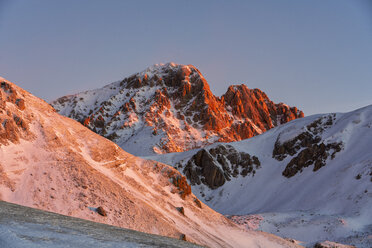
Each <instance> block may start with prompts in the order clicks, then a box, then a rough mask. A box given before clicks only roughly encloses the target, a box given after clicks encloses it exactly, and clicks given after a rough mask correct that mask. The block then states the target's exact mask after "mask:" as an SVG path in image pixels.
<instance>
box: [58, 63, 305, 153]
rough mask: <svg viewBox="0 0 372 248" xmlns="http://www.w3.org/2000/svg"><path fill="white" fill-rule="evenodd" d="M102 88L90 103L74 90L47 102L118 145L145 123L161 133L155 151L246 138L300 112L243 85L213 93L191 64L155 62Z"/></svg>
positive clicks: (182, 148) (183, 149) (290, 118)
mask: <svg viewBox="0 0 372 248" xmlns="http://www.w3.org/2000/svg"><path fill="white" fill-rule="evenodd" d="M108 88H109V89H111V90H112V93H111V94H108V95H107V96H106V98H105V99H104V100H103V101H95V102H94V103H93V105H92V106H88V103H85V102H84V101H86V100H85V99H84V98H82V97H81V96H79V94H78V95H74V96H67V97H62V98H59V99H57V100H56V101H55V102H53V103H52V105H53V106H54V107H55V108H56V109H57V111H59V112H60V113H62V114H64V115H67V116H69V117H71V118H74V119H76V120H78V121H80V122H81V123H83V124H84V125H85V126H87V127H88V128H90V129H92V130H93V131H95V132H97V133H98V134H101V135H103V136H105V137H107V138H109V139H111V140H113V141H115V142H117V143H118V144H119V145H121V143H123V142H124V143H125V142H126V140H128V139H129V138H130V137H131V136H133V135H135V134H136V132H138V131H137V130H139V129H141V128H140V127H139V126H140V125H142V127H151V128H152V135H154V136H156V135H159V134H161V135H162V137H161V139H160V142H156V143H154V144H153V147H154V151H155V152H157V153H168V152H182V151H186V150H189V149H193V148H198V147H203V146H205V145H208V144H212V143H214V142H218V141H220V142H231V141H238V140H242V139H246V138H250V137H252V136H255V135H257V134H260V133H262V132H265V131H267V130H268V129H270V128H272V127H275V126H277V125H279V124H283V123H286V122H288V121H290V120H293V119H296V118H300V117H303V116H304V115H303V113H302V111H299V110H298V109H297V108H296V107H288V106H287V105H285V104H283V103H279V104H275V103H273V102H272V101H270V99H269V98H268V97H267V96H266V94H265V93H264V92H262V91H260V90H259V89H254V90H251V89H248V88H247V86H245V85H238V86H230V87H229V88H228V90H227V92H226V93H225V94H224V95H223V96H222V97H216V96H215V95H213V93H212V92H211V90H210V88H209V85H208V83H207V81H206V80H205V78H204V77H203V76H202V74H201V73H200V71H199V70H198V69H197V68H195V67H194V66H192V65H187V66H186V65H176V64H173V63H169V64H165V65H157V66H154V67H151V68H149V69H147V70H146V71H144V72H141V73H137V74H134V75H132V76H130V77H128V78H125V79H124V80H122V81H121V82H118V83H116V84H115V85H108V86H106V87H104V88H103V89H106V90H107V89H108ZM101 90H102V89H101ZM97 92H98V90H97ZM93 94H95V93H94V92H93ZM87 102H88V101H87ZM84 104H85V105H86V106H85V108H82V107H81V106H83V105H84ZM88 109H89V110H88ZM150 138H151V137H150ZM123 140H124V141H123ZM147 140H149V138H147ZM138 142H139V143H140V142H141V140H138Z"/></svg>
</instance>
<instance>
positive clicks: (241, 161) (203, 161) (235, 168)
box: [176, 145, 261, 189]
mask: <svg viewBox="0 0 372 248" xmlns="http://www.w3.org/2000/svg"><path fill="white" fill-rule="evenodd" d="M260 166H261V163H260V161H259V159H258V158H257V157H256V156H251V155H249V154H248V153H245V152H238V151H237V150H236V149H234V147H232V146H230V145H218V146H216V147H214V148H210V149H208V150H207V149H201V150H200V151H198V152H197V153H196V154H195V155H194V156H193V157H192V158H191V159H189V160H188V161H186V162H185V161H181V162H179V163H178V164H176V168H178V169H179V170H182V171H183V173H184V174H185V175H186V177H187V178H188V179H189V181H190V183H191V185H200V184H205V185H207V186H208V187H209V188H211V189H216V188H218V187H221V186H222V185H223V184H224V183H225V182H226V181H230V180H231V178H232V177H233V178H236V177H237V176H240V175H241V176H243V177H246V176H247V175H252V176H254V174H255V173H256V170H257V169H259V168H260ZM181 168H183V169H181Z"/></svg>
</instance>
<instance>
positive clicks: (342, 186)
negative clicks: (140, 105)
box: [149, 105, 372, 247]
mask: <svg viewBox="0 0 372 248" xmlns="http://www.w3.org/2000/svg"><path fill="white" fill-rule="evenodd" d="M371 149H372V105H370V106H367V107H364V108H361V109H358V110H355V111H353V112H349V113H336V114H323V115H314V116H309V117H305V118H301V119H297V120H293V121H291V122H289V123H286V124H284V125H281V126H279V127H276V128H273V129H271V130H269V131H267V132H265V133H263V134H261V135H258V136H255V137H253V138H250V139H246V140H243V141H239V142H232V143H229V144H225V143H216V144H213V145H211V146H208V147H205V148H201V149H196V150H190V151H187V152H184V153H170V154H164V155H157V156H152V157H149V158H151V159H154V160H157V161H161V162H164V163H167V164H170V165H173V166H174V167H175V168H177V169H178V170H179V171H180V172H182V173H183V174H184V175H185V176H186V177H187V179H188V181H189V183H190V184H191V187H192V189H193V192H194V193H195V194H196V195H197V196H198V197H199V198H200V199H202V200H203V201H204V202H205V203H206V204H207V205H209V206H210V207H211V208H213V209H215V210H216V211H218V212H220V213H223V214H227V215H248V214H260V215H259V216H256V218H254V217H252V216H250V217H249V216H248V217H247V216H245V217H244V218H248V219H249V218H253V219H255V221H258V222H260V223H261V225H258V226H256V227H257V228H261V230H264V231H269V232H273V233H275V234H278V235H282V236H290V237H292V238H297V239H299V240H302V241H306V242H308V243H309V242H310V243H311V242H312V241H318V240H324V239H333V240H332V241H341V242H344V243H348V244H357V245H358V246H359V247H370V246H371V244H372V211H371V209H372V152H371V151H372V150H371ZM248 222H249V221H248Z"/></svg>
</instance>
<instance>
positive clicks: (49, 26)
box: [0, 0, 372, 115]
mask: <svg viewBox="0 0 372 248" xmlns="http://www.w3.org/2000/svg"><path fill="white" fill-rule="evenodd" d="M170 61H173V62H175V63H180V64H193V65H195V66H196V67H197V68H199V70H200V71H201V72H202V74H203V75H204V77H205V78H206V79H207V81H208V82H209V84H210V87H211V89H212V91H213V93H215V94H216V95H222V94H223V93H224V92H225V91H226V90H227V87H228V85H230V84H241V83H245V84H246V85H247V86H248V87H249V88H260V89H261V90H263V91H265V92H266V93H267V95H268V96H269V98H271V99H272V100H273V101H275V102H285V103H287V104H289V105H293V106H297V107H299V108H300V109H302V110H303V111H304V112H305V115H310V114H315V113H324V112H345V111H350V110H353V109H356V108H359V107H363V106H366V105H369V104H372V1H370V0H315V1H306V0H292V1H289V0H280V1H279V0H272V1H267V0H263V1H262V0H259V1H218V0H216V1H206V0H204V1H200V0H195V1H194V0H188V1H177V0H172V1H166V0H159V1H154V0H148V1H141V0H136V1H134V0H133V1H129V0H128V1H124V0H101V1H98V0H63V1H56V0H0V76H2V77H5V78H6V79H8V80H10V81H12V82H14V83H16V84H18V85H19V86H21V87H23V88H25V89H26V90H28V91H30V92H31V93H33V94H35V95H36V96H38V97H41V98H43V99H45V100H46V101H50V100H53V99H55V98H57V97H59V96H63V95H66V94H72V93H76V92H79V91H83V90H88V89H94V88H99V87H102V86H104V85H106V84H108V83H110V82H113V81H117V80H120V79H122V78H124V77H126V76H129V75H131V74H133V73H135V72H139V71H142V70H144V69H145V68H146V67H148V66H150V65H152V64H156V63H166V62H170Z"/></svg>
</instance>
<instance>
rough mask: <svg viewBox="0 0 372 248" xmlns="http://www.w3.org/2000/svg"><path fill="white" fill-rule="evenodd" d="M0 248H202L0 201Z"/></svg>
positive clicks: (175, 240) (179, 241)
mask: <svg viewBox="0 0 372 248" xmlns="http://www.w3.org/2000/svg"><path fill="white" fill-rule="evenodd" d="M0 247H2V248H8V247H12V248H20V247H81V248H83V247H102V248H104V247H202V246H199V245H196V244H192V243H189V242H185V241H181V240H177V239H173V238H168V237H163V236H159V235H151V234H147V233H143V232H137V231H133V230H130V229H125V228H119V227H115V226H110V225H105V224H100V223H96V222H92V221H87V220H83V219H78V218H73V217H69V216H64V215H60V214H55V213H51V212H47V211H41V210H37V209H33V208H29V207H23V206H20V205H16V204H12V203H8V202H4V201H0Z"/></svg>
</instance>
